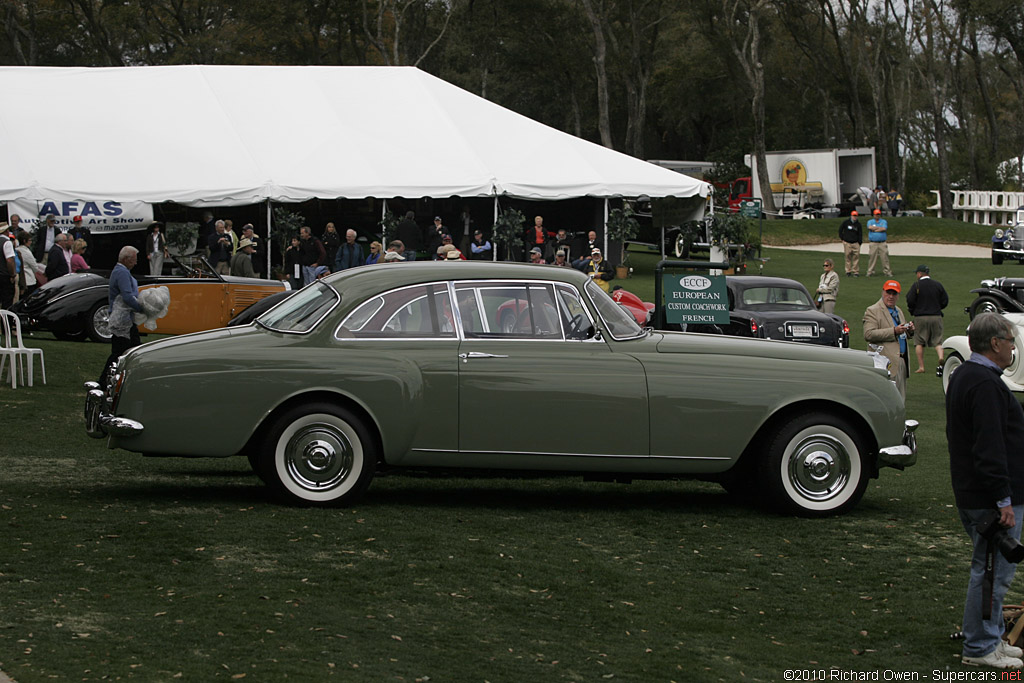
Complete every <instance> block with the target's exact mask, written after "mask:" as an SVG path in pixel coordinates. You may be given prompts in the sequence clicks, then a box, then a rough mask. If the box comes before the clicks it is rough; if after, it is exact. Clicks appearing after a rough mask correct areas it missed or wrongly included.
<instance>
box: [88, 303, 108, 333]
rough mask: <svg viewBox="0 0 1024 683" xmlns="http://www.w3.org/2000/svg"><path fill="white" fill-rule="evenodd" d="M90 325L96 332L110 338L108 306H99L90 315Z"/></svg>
mask: <svg viewBox="0 0 1024 683" xmlns="http://www.w3.org/2000/svg"><path fill="white" fill-rule="evenodd" d="M92 326H93V329H95V330H96V332H97V333H98V334H99V335H100V336H102V337H104V338H106V339H109V338H110V307H109V306H100V307H99V308H97V309H96V312H95V313H93V315H92Z"/></svg>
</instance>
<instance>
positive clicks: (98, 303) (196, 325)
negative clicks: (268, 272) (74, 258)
mask: <svg viewBox="0 0 1024 683" xmlns="http://www.w3.org/2000/svg"><path fill="white" fill-rule="evenodd" d="M173 259H174V264H175V265H174V269H173V272H174V274H173V275H160V276H150V275H141V274H138V275H137V278H138V281H139V290H140V291H142V290H144V289H146V288H147V287H167V289H168V290H169V293H170V296H171V305H170V308H169V309H168V313H167V315H166V316H164V317H163V318H161V319H160V320H159V321H158V322H157V328H156V331H157V332H160V333H166V334H185V333H189V332H200V331H202V330H212V329H214V328H217V327H223V326H225V325H226V324H227V323H228V321H229V320H231V318H233V317H234V316H236V315H238V314H239V313H241V312H242V311H244V310H245V309H247V308H248V307H249V306H251V305H252V304H254V303H256V302H258V301H260V300H261V299H263V298H265V297H268V296H270V295H272V294H276V293H277V292H281V291H286V290H288V288H289V286H288V284H287V283H284V282H280V281H278V280H260V279H256V278H245V277H234V276H231V275H221V274H219V273H217V272H216V270H214V268H212V267H211V266H210V264H209V263H208V262H207V261H206V260H205V259H204V258H202V257H199V256H194V257H180V258H179V257H173ZM109 290H110V271H109V270H90V271H86V272H81V273H73V274H70V275H63V276H61V277H58V278H55V279H53V280H50V281H49V282H47V283H46V284H45V285H43V286H42V287H40V288H39V289H37V290H36V291H34V292H32V294H30V295H29V296H28V297H26V298H24V299H22V300H21V301H19V302H18V303H16V304H15V305H14V306H12V307H11V311H13V312H14V313H16V314H17V315H18V317H19V318H20V319H21V324H22V326H23V327H24V328H25V329H26V330H47V331H49V332H52V333H53V335H54V336H55V337H57V338H58V339H68V340H78V339H86V338H89V339H92V340H94V341H98V342H108V341H110V335H111V333H110V329H109V327H108V325H107V318H108V314H109V310H108V306H107V297H108V292H109ZM139 331H140V332H142V333H145V332H146V330H144V329H140V330H139Z"/></svg>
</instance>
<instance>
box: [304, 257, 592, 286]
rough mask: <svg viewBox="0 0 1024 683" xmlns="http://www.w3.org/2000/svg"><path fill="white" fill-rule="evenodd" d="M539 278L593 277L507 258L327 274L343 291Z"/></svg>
mask: <svg viewBox="0 0 1024 683" xmlns="http://www.w3.org/2000/svg"><path fill="white" fill-rule="evenodd" d="M494 279H499V280H500V279H509V280H539V281H555V282H564V283H567V284H571V285H573V286H574V287H580V286H582V285H583V284H585V283H586V281H587V280H588V279H589V278H587V276H586V275H584V274H583V273H581V272H580V271H578V270H576V269H575V268H565V267H564V266H548V265H539V264H532V263H508V262H505V261H497V262H494V261H411V262H401V261H399V262H398V263H386V264H382V263H378V264H375V265H371V266H360V267H358V268H349V269H346V270H343V271H341V272H340V273H335V274H333V275H329V276H327V277H326V278H324V280H323V281H324V282H326V283H327V284H329V285H331V286H332V287H334V288H335V289H338V290H339V291H342V290H347V289H349V288H351V287H358V288H359V289H366V290H372V289H375V288H377V289H379V290H380V291H383V290H386V289H392V288H394V287H402V286H405V285H414V284H419V283H422V282H436V281H438V280H494Z"/></svg>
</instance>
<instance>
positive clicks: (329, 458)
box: [284, 424, 353, 491]
mask: <svg viewBox="0 0 1024 683" xmlns="http://www.w3.org/2000/svg"><path fill="white" fill-rule="evenodd" d="M284 457H285V467H286V468H287V469H288V475H289V476H290V477H291V479H292V481H294V482H295V483H296V484H298V485H299V486H301V487H302V488H305V489H308V490H310V491H322V490H325V489H330V488H333V487H335V486H338V485H339V484H341V483H342V482H343V481H345V480H346V479H347V478H348V476H349V475H350V474H351V473H352V466H353V452H352V444H351V443H350V442H349V440H348V437H347V436H346V435H345V434H343V433H342V432H341V431H339V430H338V429H337V428H335V427H333V426H332V425H328V424H311V425H307V426H305V427H303V428H302V429H300V430H299V431H297V432H296V433H295V434H294V435H293V436H292V437H291V438H290V439H289V440H288V443H287V445H286V446H285V453H284Z"/></svg>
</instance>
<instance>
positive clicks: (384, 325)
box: [335, 282, 459, 464]
mask: <svg viewBox="0 0 1024 683" xmlns="http://www.w3.org/2000/svg"><path fill="white" fill-rule="evenodd" d="M335 336H336V344H337V346H338V348H339V349H340V350H342V351H343V352H344V362H343V363H341V362H339V367H340V368H344V373H345V377H346V383H347V384H348V385H349V386H351V387H356V386H358V387H359V389H358V395H359V396H360V398H361V399H362V400H364V401H365V403H366V405H367V406H368V408H369V409H370V410H371V412H372V413H373V414H374V416H375V417H376V418H377V419H378V420H379V421H380V423H381V425H382V426H383V431H384V435H383V439H384V442H385V446H386V447H387V448H389V461H390V462H393V463H395V464H399V463H405V464H408V463H423V464H431V462H432V458H433V457H435V456H434V455H433V454H435V453H443V452H455V451H456V450H457V449H458V430H457V427H456V424H457V421H458V411H459V406H458V393H457V392H458V386H457V373H458V368H457V364H458V363H457V361H458V349H459V340H458V337H457V334H456V328H455V314H454V311H453V310H452V306H451V300H450V295H449V290H448V284H447V283H446V282H435V283H428V284H420V285H412V286H407V287H399V288H396V289H393V290H390V291H388V292H385V293H383V294H380V295H378V296H375V297H372V298H370V299H368V300H367V301H365V302H363V303H362V304H361V305H360V306H358V307H357V308H356V309H355V310H353V311H352V312H351V313H350V314H349V315H348V316H347V317H346V318H345V320H344V321H342V323H341V325H340V326H339V328H338V331H337V333H336V335H335Z"/></svg>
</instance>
